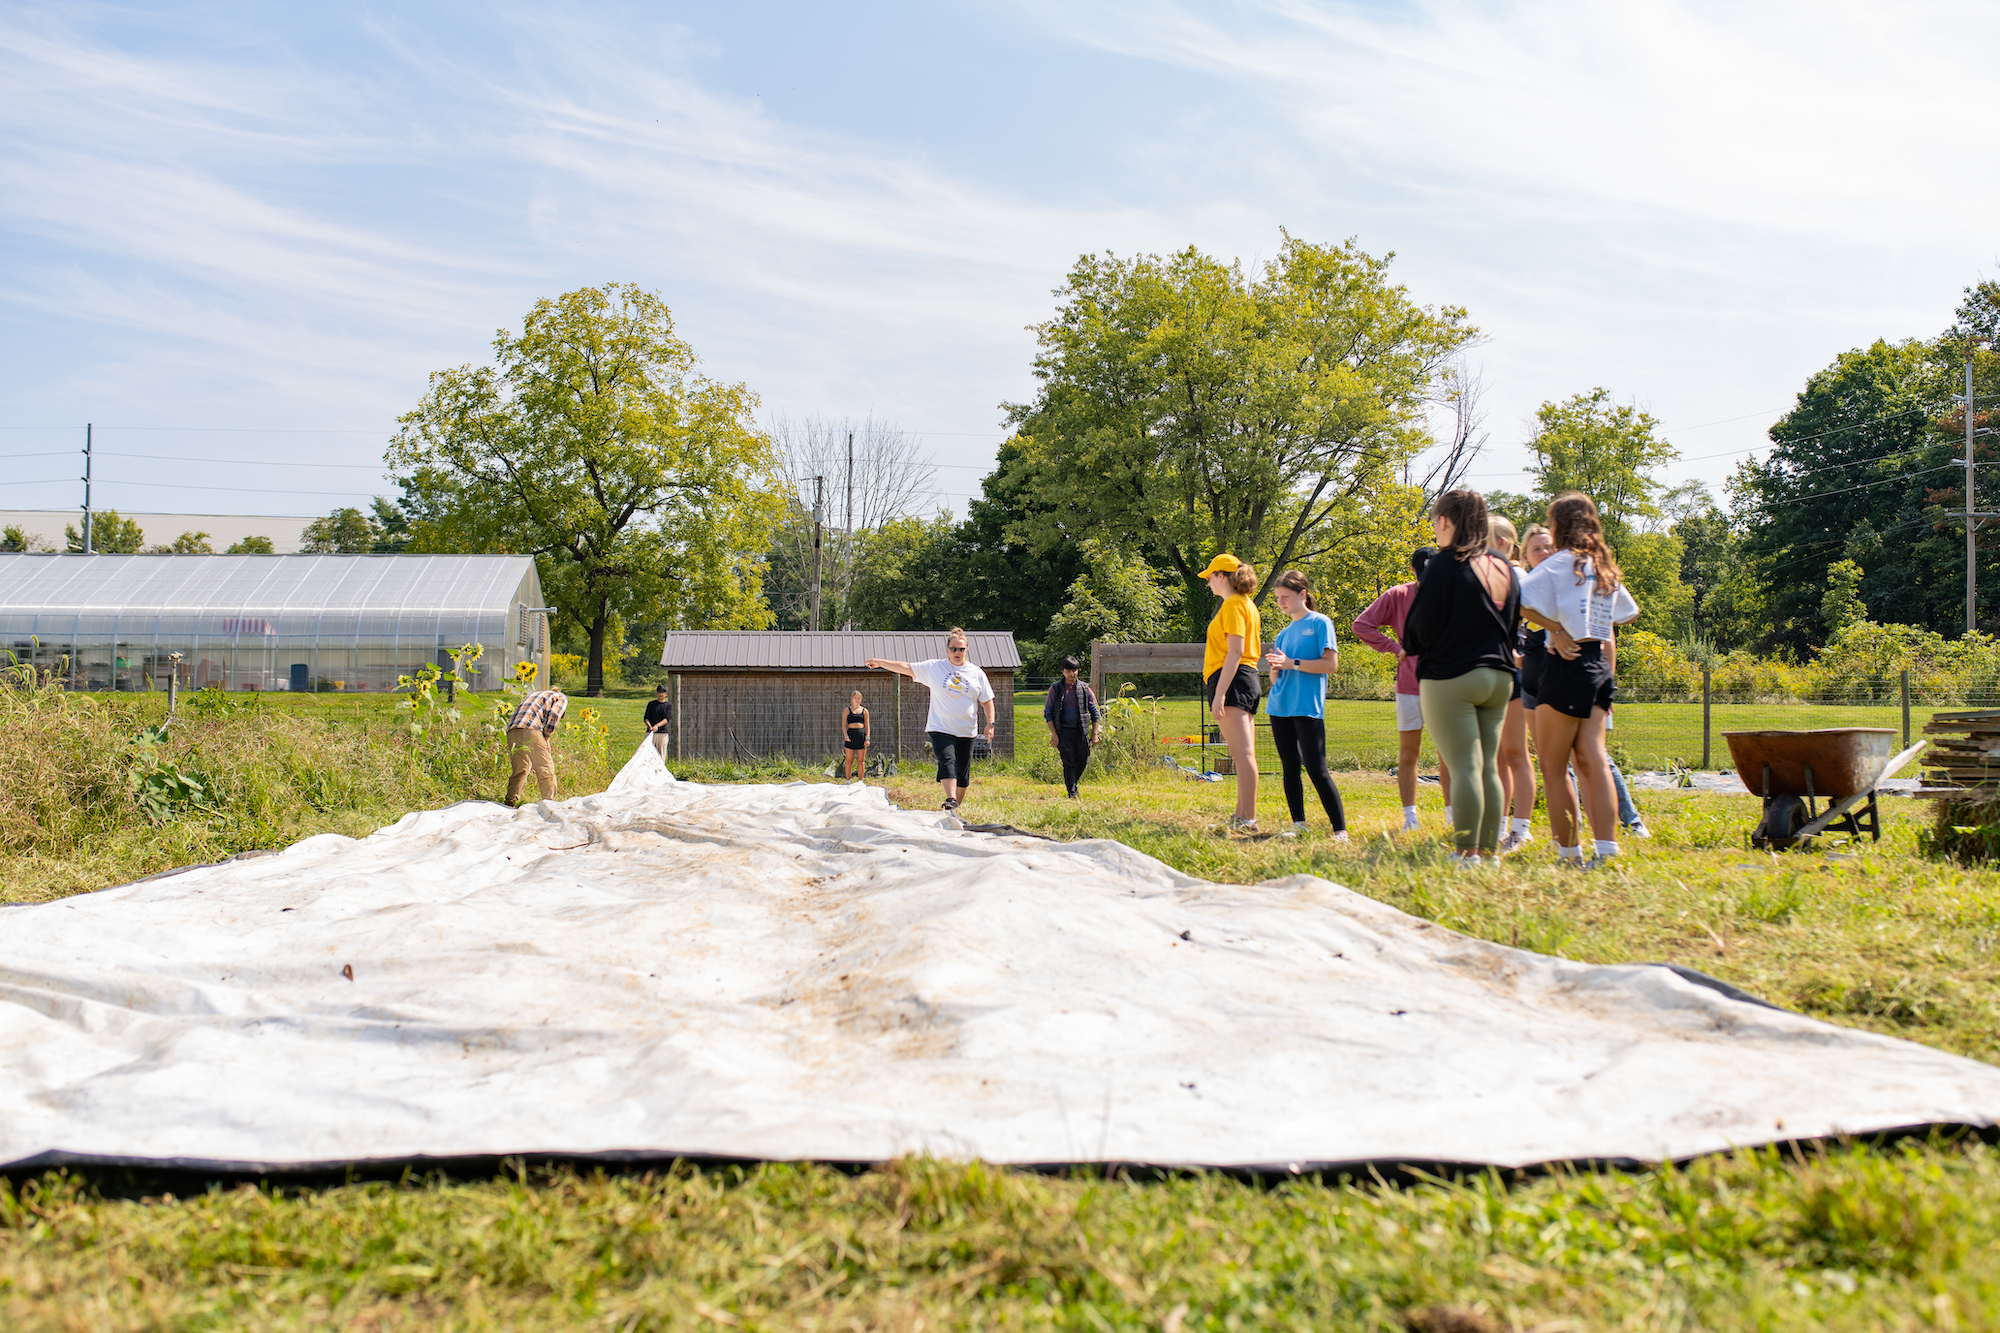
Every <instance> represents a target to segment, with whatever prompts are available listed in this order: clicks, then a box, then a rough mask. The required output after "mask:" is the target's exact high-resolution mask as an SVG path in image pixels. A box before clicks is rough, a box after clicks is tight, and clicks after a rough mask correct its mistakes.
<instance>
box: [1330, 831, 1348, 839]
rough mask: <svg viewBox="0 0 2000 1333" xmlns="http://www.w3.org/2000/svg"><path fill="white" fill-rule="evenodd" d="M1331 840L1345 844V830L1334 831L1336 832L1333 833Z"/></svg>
mask: <svg viewBox="0 0 2000 1333" xmlns="http://www.w3.org/2000/svg"><path fill="white" fill-rule="evenodd" d="M1333 840H1334V841H1335V842H1346V841H1347V830H1346V829H1339V830H1336V831H1335V833H1334V835H1333Z"/></svg>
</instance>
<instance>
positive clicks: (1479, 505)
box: [1431, 491, 1488, 560]
mask: <svg viewBox="0 0 2000 1333" xmlns="http://www.w3.org/2000/svg"><path fill="white" fill-rule="evenodd" d="M1431 517H1432V518H1442V519H1445V520H1447V521H1448V522H1449V523H1450V524H1451V545H1450V547H1449V548H1447V549H1449V550H1450V551H1451V553H1452V555H1454V556H1455V557H1457V558H1458V559H1460V560H1470V559H1472V557H1473V556H1475V555H1478V554H1479V553H1480V552H1481V551H1484V550H1486V549H1487V546H1486V543H1487V536H1488V534H1487V519H1486V497H1485V496H1483V495H1481V494H1480V493H1479V492H1478V491H1446V492H1445V493H1444V494H1443V495H1440V496H1439V497H1438V498H1437V503H1436V504H1434V505H1432V506H1431Z"/></svg>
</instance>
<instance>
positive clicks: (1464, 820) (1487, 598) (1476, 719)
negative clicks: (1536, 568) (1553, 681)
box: [1403, 491, 1521, 861]
mask: <svg viewBox="0 0 2000 1333" xmlns="http://www.w3.org/2000/svg"><path fill="white" fill-rule="evenodd" d="M1431 525H1432V527H1433V528H1435V529H1436V531H1437V541H1438V548H1439V549H1438V554H1437V555H1435V556H1433V557H1432V558H1431V562H1430V564H1428V565H1426V566H1425V567H1424V573H1423V577H1422V578H1421V579H1419V580H1418V582H1417V595H1416V597H1415V598H1413V599H1412V600H1411V602H1410V614H1409V618H1408V619H1407V620H1406V621H1405V622H1404V625H1403V650H1404V651H1405V652H1407V653H1409V655H1410V656H1412V657H1414V658H1416V659H1417V692H1418V697H1419V698H1420V699H1422V701H1423V709H1424V726H1425V727H1426V728H1427V729H1428V730H1429V731H1430V733H1431V738H1432V739H1433V740H1434V741H1435V742H1436V743H1437V748H1438V759H1439V761H1440V762H1442V763H1445V764H1448V765H1450V766H1451V771H1452V775H1453V777H1454V778H1455V779H1456V781H1454V782H1453V783H1452V802H1451V813H1452V825H1453V840H1454V844H1455V846H1456V848H1457V852H1456V858H1457V859H1458V860H1460V861H1470V860H1476V859H1477V858H1478V857H1479V856H1480V855H1481V854H1484V855H1487V856H1493V855H1495V854H1496V853H1497V849H1498V847H1499V843H1500V824H1501V821H1502V819H1503V818H1505V816H1506V803H1505V798H1504V797H1503V796H1502V794H1501V787H1500V728H1501V724H1502V723H1504V722H1505V721H1506V718H1507V704H1508V702H1509V701H1510V700H1511V699H1512V698H1513V694H1514V637H1515V633H1516V631H1517V630H1518V629H1519V627H1520V623H1521V583H1520V580H1519V579H1518V578H1516V577H1515V576H1514V566H1513V565H1511V564H1509V563H1508V562H1507V561H1505V560H1503V559H1501V558H1500V556H1499V555H1498V554H1497V553H1496V552H1495V551H1494V550H1493V548H1492V547H1491V546H1490V545H1489V544H1488V531H1487V515H1486V501H1485V499H1484V497H1482V496H1480V495H1479V494H1478V493H1477V492H1476V491H1446V492H1445V493H1444V494H1443V495H1440V496H1439V497H1438V499H1437V504H1436V505H1434V506H1433V507H1432V509H1431Z"/></svg>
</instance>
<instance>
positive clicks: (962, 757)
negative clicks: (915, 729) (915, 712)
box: [924, 731, 972, 787]
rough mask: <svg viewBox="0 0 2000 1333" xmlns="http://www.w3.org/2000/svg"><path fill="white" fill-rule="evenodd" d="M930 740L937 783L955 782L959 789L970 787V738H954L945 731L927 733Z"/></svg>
mask: <svg viewBox="0 0 2000 1333" xmlns="http://www.w3.org/2000/svg"><path fill="white" fill-rule="evenodd" d="M924 734H925V735H927V736H929V737H930V738H931V752H932V753H934V754H935V755H937V761H938V771H937V780H938V781H939V782H955V783H957V784H958V785H959V786H961V787H970V786H971V785H972V737H970V736H954V735H952V734H951V733H950V732H946V731H928V732H925V733H924Z"/></svg>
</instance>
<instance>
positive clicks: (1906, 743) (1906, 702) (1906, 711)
mask: <svg viewBox="0 0 2000 1333" xmlns="http://www.w3.org/2000/svg"><path fill="white" fill-rule="evenodd" d="M1903 748H1904V749H1906V750H1907V749H1909V748H1910V673H1909V672H1908V671H1905V672H1903Z"/></svg>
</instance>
